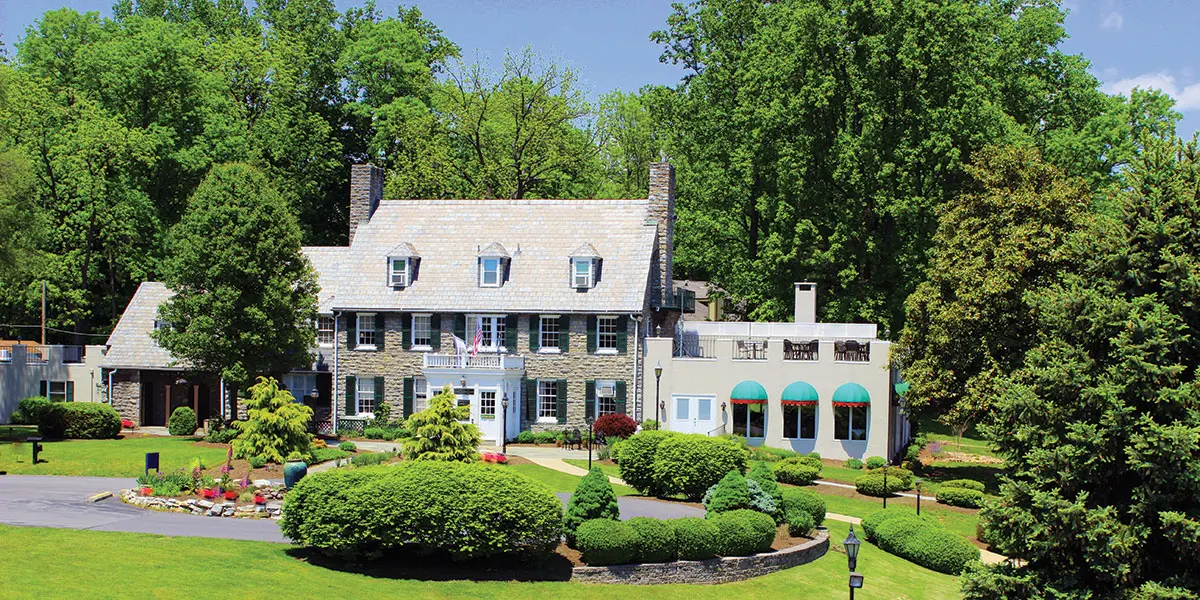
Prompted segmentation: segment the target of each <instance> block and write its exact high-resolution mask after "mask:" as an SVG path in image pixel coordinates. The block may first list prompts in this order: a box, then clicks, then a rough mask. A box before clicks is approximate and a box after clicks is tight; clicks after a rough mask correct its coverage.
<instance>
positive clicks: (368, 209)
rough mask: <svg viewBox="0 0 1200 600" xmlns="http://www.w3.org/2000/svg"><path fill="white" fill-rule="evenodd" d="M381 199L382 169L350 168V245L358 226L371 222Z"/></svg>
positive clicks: (355, 166)
mask: <svg viewBox="0 0 1200 600" xmlns="http://www.w3.org/2000/svg"><path fill="white" fill-rule="evenodd" d="M382 199H383V169H381V168H379V167H377V166H375V165H371V164H361V165H351V166H350V243H351V244H353V243H354V232H355V230H357V229H358V226H359V225H360V224H365V223H367V222H368V221H370V220H371V215H374V214H375V209H376V208H379V201H380V200H382Z"/></svg>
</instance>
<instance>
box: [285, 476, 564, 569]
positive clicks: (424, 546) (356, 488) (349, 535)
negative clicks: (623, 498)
mask: <svg viewBox="0 0 1200 600" xmlns="http://www.w3.org/2000/svg"><path fill="white" fill-rule="evenodd" d="M562 520H563V518H562V504H561V503H560V502H559V500H558V497H556V496H555V495H554V492H552V491H551V490H549V489H547V488H546V487H545V486H544V485H542V484H540V483H538V482H537V481H534V480H533V479H530V478H529V477H526V476H524V475H521V474H519V473H515V472H513V471H508V470H505V469H504V468H501V467H496V466H494V465H488V464H483V463H470V464H467V463H457V462H439V461H420V462H411V463H400V464H398V465H394V466H392V465H389V466H375V467H364V468H358V469H333V470H330V471H325V472H323V473H314V474H312V475H309V476H308V477H305V478H304V479H301V480H300V482H299V483H297V484H296V486H295V487H293V488H292V489H291V491H289V492H288V497H287V501H286V502H285V503H284V507H283V518H282V519H281V520H280V523H279V524H280V529H281V530H282V532H283V534H284V535H286V536H287V537H288V538H290V539H291V540H293V541H294V542H296V543H299V544H304V545H307V546H310V547H312V548H314V549H316V550H318V551H320V552H322V553H324V554H326V555H329V556H335V557H339V558H343V559H346V560H362V559H372V558H377V557H379V556H380V555H382V554H383V553H384V552H387V551H389V550H394V549H398V548H408V549H411V550H414V551H416V552H418V553H421V554H431V553H443V552H444V553H446V554H449V555H450V556H451V557H452V558H453V559H455V560H464V559H473V558H485V557H494V556H504V555H546V554H549V553H550V552H553V551H554V548H555V547H556V546H557V545H558V543H559V541H560V540H561V536H562Z"/></svg>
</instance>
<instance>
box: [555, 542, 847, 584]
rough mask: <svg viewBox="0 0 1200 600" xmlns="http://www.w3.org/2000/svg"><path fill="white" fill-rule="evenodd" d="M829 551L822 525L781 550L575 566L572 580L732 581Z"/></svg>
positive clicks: (769, 571)
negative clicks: (808, 538) (805, 539)
mask: <svg viewBox="0 0 1200 600" xmlns="http://www.w3.org/2000/svg"><path fill="white" fill-rule="evenodd" d="M828 551H829V533H828V532H827V531H825V530H823V529H819V530H817V532H816V537H815V538H814V539H812V540H811V541H808V542H804V543H803V544H800V545H797V546H792V547H791V548H785V549H783V550H780V551H778V552H764V553H762V554H752V555H750V556H730V557H726V558H710V559H708V560H677V561H674V562H669V563H646V564H637V565H613V566H609V567H575V568H574V570H573V573H572V575H571V581H579V582H583V583H624V584H633V585H650V584H661V583H729V582H731V581H742V580H744V579H750V578H751V577H760V576H762V575H767V574H769V573H774V572H776V571H782V570H783V569H788V568H791V567H795V566H798V565H803V564H807V563H810V562H812V561H814V560H817V559H818V558H821V557H822V556H825V553H826V552H828Z"/></svg>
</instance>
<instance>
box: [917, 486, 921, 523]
mask: <svg viewBox="0 0 1200 600" xmlns="http://www.w3.org/2000/svg"><path fill="white" fill-rule="evenodd" d="M917 516H918V517H919V516H921V479H920V478H918V479H917Z"/></svg>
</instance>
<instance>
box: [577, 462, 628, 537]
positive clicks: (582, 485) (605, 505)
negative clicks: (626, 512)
mask: <svg viewBox="0 0 1200 600" xmlns="http://www.w3.org/2000/svg"><path fill="white" fill-rule="evenodd" d="M620 518H621V511H620V509H619V508H618V507H617V494H616V492H614V491H613V487H612V484H611V483H609V481H608V476H607V475H605V474H604V471H601V470H600V467H592V470H591V471H589V472H588V474H587V475H585V476H584V477H583V479H581V480H579V485H578V486H576V487H575V493H573V494H571V500H570V501H569V502H567V514H566V516H565V517H564V518H563V536H564V537H566V538H567V545H568V546H570V547H572V548H574V547H575V531H576V530H577V529H578V528H579V526H580V525H582V524H583V523H585V522H587V521H591V520H593V519H620Z"/></svg>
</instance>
